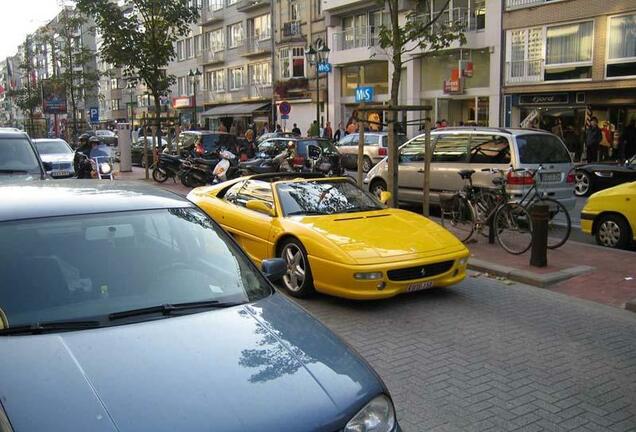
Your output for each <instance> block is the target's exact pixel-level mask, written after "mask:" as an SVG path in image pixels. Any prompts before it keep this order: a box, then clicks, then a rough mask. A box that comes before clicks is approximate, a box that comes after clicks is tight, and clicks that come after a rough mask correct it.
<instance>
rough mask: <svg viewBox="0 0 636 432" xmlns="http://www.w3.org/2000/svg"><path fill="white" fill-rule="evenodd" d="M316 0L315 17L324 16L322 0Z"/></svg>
mask: <svg viewBox="0 0 636 432" xmlns="http://www.w3.org/2000/svg"><path fill="white" fill-rule="evenodd" d="M313 1H314V18H320V17H321V16H322V5H321V3H322V0H313Z"/></svg>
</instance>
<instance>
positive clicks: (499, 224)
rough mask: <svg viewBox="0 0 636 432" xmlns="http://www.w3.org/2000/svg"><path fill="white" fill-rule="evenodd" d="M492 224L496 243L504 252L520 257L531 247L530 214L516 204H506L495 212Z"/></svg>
mask: <svg viewBox="0 0 636 432" xmlns="http://www.w3.org/2000/svg"><path fill="white" fill-rule="evenodd" d="M494 217H495V220H494V222H493V224H494V229H495V237H496V238H497V243H499V246H501V247H502V248H503V249H504V250H505V251H506V252H508V253H511V254H513V255H520V254H522V253H524V252H525V251H527V250H528V249H530V246H532V220H531V219H530V213H528V211H527V210H526V209H525V208H523V207H522V206H520V205H519V204H516V203H506V204H504V205H502V206H501V207H499V208H498V209H497V211H496V212H495V216H494Z"/></svg>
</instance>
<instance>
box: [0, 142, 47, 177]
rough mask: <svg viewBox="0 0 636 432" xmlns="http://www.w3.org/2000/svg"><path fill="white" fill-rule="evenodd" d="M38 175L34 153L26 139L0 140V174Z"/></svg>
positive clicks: (38, 170)
mask: <svg viewBox="0 0 636 432" xmlns="http://www.w3.org/2000/svg"><path fill="white" fill-rule="evenodd" d="M5 173H6V174H11V173H25V174H35V173H38V174H39V173H40V165H39V163H38V159H37V157H36V156H35V152H34V151H33V148H32V147H31V144H30V143H29V140H27V139H26V138H23V137H20V138H2V139H0V174H5Z"/></svg>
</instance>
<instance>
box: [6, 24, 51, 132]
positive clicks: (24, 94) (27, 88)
mask: <svg viewBox="0 0 636 432" xmlns="http://www.w3.org/2000/svg"><path fill="white" fill-rule="evenodd" d="M33 63H34V57H33V41H32V39H31V37H30V36H27V38H26V41H25V42H24V53H23V56H22V62H21V63H20V65H19V67H18V68H19V69H20V70H21V71H22V74H21V75H22V78H23V81H22V87H20V88H19V89H15V90H11V91H9V92H8V93H7V96H8V97H10V98H12V99H13V100H14V101H15V104H16V106H17V107H18V108H20V110H22V112H23V113H24V114H25V115H26V116H28V117H29V126H28V127H27V129H28V131H29V135H31V136H34V132H35V127H34V124H33V117H34V115H35V109H36V108H37V107H38V106H40V104H41V103H42V98H41V93H40V91H39V90H38V88H37V83H36V80H35V67H34V65H33Z"/></svg>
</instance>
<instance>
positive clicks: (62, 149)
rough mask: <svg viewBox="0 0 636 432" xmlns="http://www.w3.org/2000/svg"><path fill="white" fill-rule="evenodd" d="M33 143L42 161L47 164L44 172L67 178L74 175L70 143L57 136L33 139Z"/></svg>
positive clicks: (73, 153)
mask: <svg viewBox="0 0 636 432" xmlns="http://www.w3.org/2000/svg"><path fill="white" fill-rule="evenodd" d="M33 144H35V148H36V150H37V151H38V154H39V155H40V159H42V162H44V163H46V164H47V170H46V173H47V174H48V175H50V176H51V177H53V178H68V177H74V176H75V168H74V166H73V165H74V164H73V159H74V157H75V152H74V151H73V149H72V148H71V146H70V145H68V143H67V142H66V141H64V140H63V139H59V138H39V139H34V140H33Z"/></svg>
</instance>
